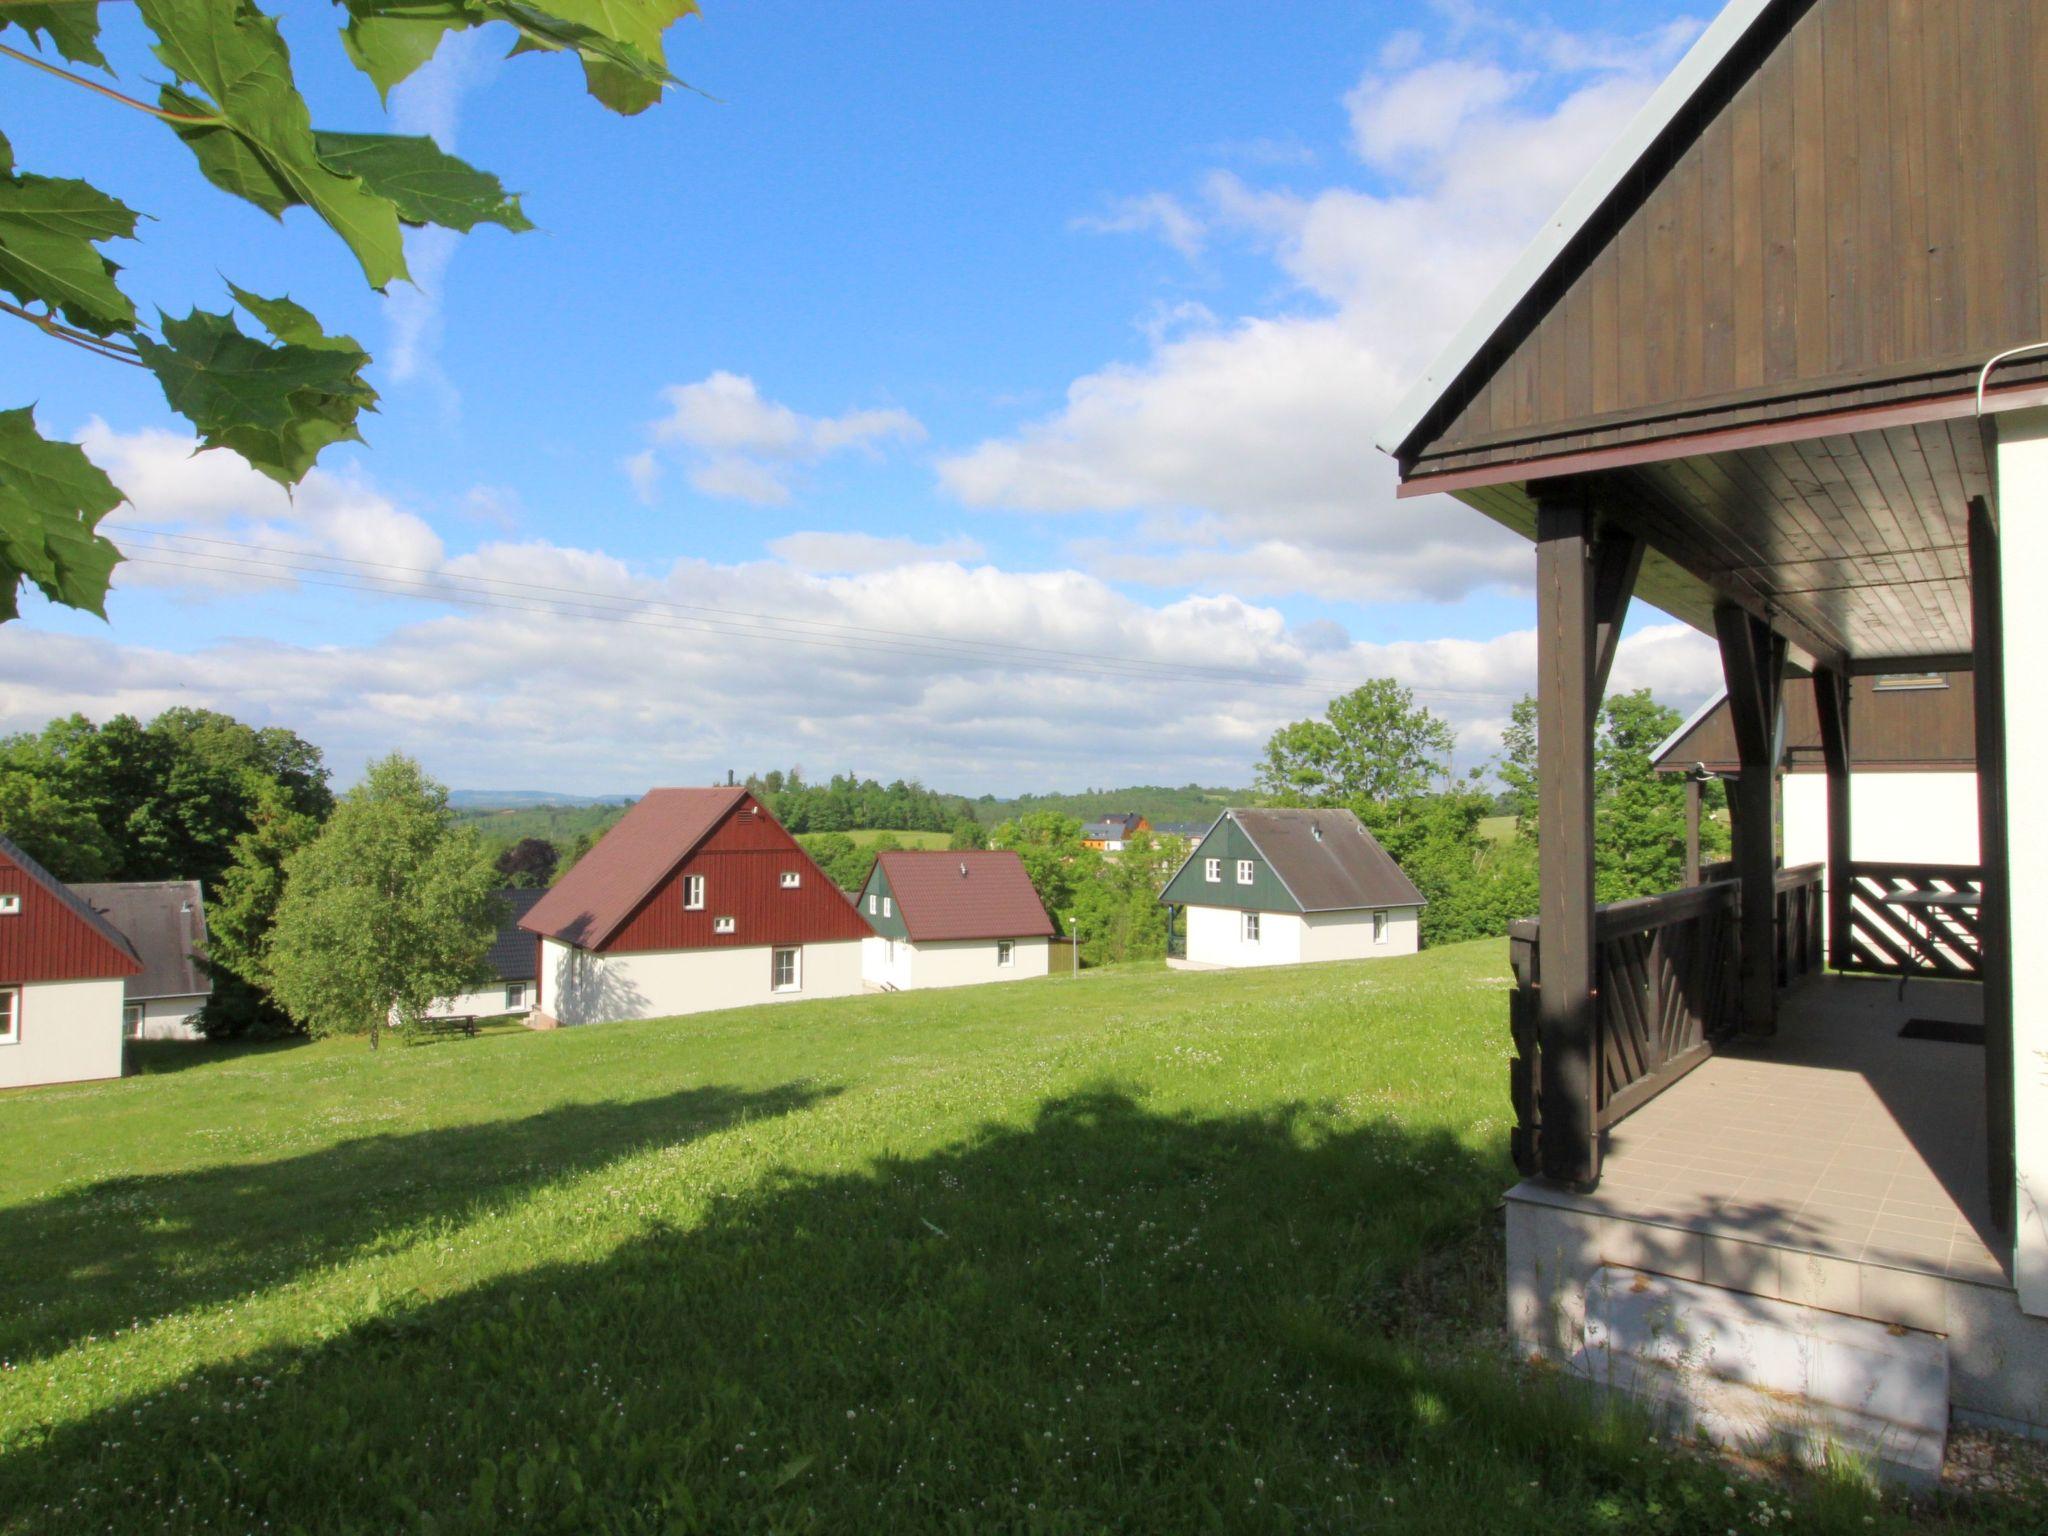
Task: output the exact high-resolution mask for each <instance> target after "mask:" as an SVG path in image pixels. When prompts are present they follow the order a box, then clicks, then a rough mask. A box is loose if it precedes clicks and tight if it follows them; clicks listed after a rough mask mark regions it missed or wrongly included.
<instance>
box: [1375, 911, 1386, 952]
mask: <svg viewBox="0 0 2048 1536" xmlns="http://www.w3.org/2000/svg"><path fill="white" fill-rule="evenodd" d="M1387 928H1388V922H1387V914H1386V913H1385V912H1383V911H1375V912H1374V913H1373V915H1372V941H1373V943H1375V944H1384V943H1386V942H1387Z"/></svg>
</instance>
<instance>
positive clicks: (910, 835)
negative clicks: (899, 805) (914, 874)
mask: <svg viewBox="0 0 2048 1536" xmlns="http://www.w3.org/2000/svg"><path fill="white" fill-rule="evenodd" d="M845 836H847V837H850V838H852V839H853V844H854V846H855V847H856V848H870V847H873V846H874V845H875V844H876V843H878V842H880V841H881V840H882V839H883V838H885V837H893V838H895V839H896V841H897V842H899V843H901V844H902V845H903V846H904V847H905V848H943V847H945V846H946V844H948V843H949V842H951V841H952V840H953V834H952V833H950V832H883V831H878V830H876V829H874V828H872V827H868V828H863V829H862V830H861V831H858V832H848V833H846V834H845Z"/></svg>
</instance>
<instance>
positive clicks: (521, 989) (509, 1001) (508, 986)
mask: <svg viewBox="0 0 2048 1536" xmlns="http://www.w3.org/2000/svg"><path fill="white" fill-rule="evenodd" d="M514 992H517V993H518V994H519V995H518V996H517V997H514V996H513V995H512V994H513V993H514ZM505 1006H506V1007H507V1008H524V1007H525V1006H526V983H525V982H523V981H508V982H506V983H505Z"/></svg>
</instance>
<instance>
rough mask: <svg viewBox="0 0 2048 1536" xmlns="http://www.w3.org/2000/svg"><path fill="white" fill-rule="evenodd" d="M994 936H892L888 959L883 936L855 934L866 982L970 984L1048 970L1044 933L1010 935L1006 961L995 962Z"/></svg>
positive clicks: (900, 986)
mask: <svg viewBox="0 0 2048 1536" xmlns="http://www.w3.org/2000/svg"><path fill="white" fill-rule="evenodd" d="M996 942H997V941H996V940H994V939H952V940H946V941H943V942H926V943H921V944H913V943H910V942H908V941H906V940H903V939H898V940H896V941H895V946H894V949H895V954H894V959H893V961H892V960H891V958H890V941H889V940H887V939H880V938H875V939H862V940H861V974H862V976H863V977H864V978H865V979H866V980H867V982H868V983H869V985H871V986H881V985H883V984H885V983H886V984H887V985H889V986H892V987H894V988H896V989H897V990H898V991H901V992H908V991H910V990H912V989H914V988H926V987H973V986H981V985H983V984H985V983H988V982H992V981H1027V980H1029V979H1030V978H1032V977H1034V976H1046V975H1049V974H1051V971H1052V944H1051V942H1050V941H1049V940H1046V939H1013V940H1011V943H1012V945H1013V946H1014V950H1013V955H1012V963H1011V964H1009V965H998V964H996Z"/></svg>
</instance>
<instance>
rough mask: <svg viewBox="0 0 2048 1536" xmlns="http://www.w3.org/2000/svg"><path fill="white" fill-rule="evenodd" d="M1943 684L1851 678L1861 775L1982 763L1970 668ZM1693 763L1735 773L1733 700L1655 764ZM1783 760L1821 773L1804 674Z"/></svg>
mask: <svg viewBox="0 0 2048 1536" xmlns="http://www.w3.org/2000/svg"><path fill="white" fill-rule="evenodd" d="M1943 675H1944V676H1945V677H1946V678H1947V679H1948V686H1947V687H1945V688H1910V689H1908V688H1898V689H1891V688H1880V687H1878V686H1877V683H1878V679H1876V678H1874V677H1858V678H1852V679H1851V680H1850V684H1849V747H1850V764H1851V766H1852V767H1853V768H1854V769H1855V770H1856V771H1857V772H1858V773H1932V772H1940V773H1971V772H1974V771H1975V770H1976V767H1977V738H1976V720H1977V712H1976V707H1975V700H1974V697H1973V694H1972V691H1971V687H1970V675H1969V674H1968V673H1967V672H1959V673H1945V674H1943ZM1695 763H1705V764H1706V765H1707V766H1708V767H1709V768H1712V769H1714V770H1715V771H1716V772H1723V773H1728V772H1734V771H1735V770H1736V769H1737V768H1739V767H1740V766H1741V765H1740V764H1739V763H1738V762H1737V760H1736V753H1735V728H1734V724H1733V722H1731V721H1730V720H1729V718H1728V702H1727V700H1725V699H1724V700H1722V701H1721V703H1720V705H1719V706H1718V707H1716V708H1715V709H1713V710H1712V711H1710V712H1709V713H1708V714H1707V715H1706V717H1705V718H1704V719H1702V720H1701V721H1700V722H1699V724H1697V725H1695V726H1694V727H1693V728H1692V729H1691V730H1690V731H1688V732H1686V734H1685V735H1684V736H1682V737H1680V738H1679V739H1678V740H1677V741H1675V742H1673V743H1672V745H1671V749H1670V750H1669V751H1668V752H1664V753H1660V754H1659V755H1658V758H1657V767H1658V769H1659V771H1661V772H1664V773H1683V772H1685V771H1687V770H1688V769H1690V768H1691V767H1692V766H1693V764H1695ZM1785 766H1786V767H1787V768H1788V769H1790V770H1791V771H1792V772H1794V773H1821V772H1824V771H1825V769H1826V764H1825V763H1824V762H1823V761H1822V759H1821V743H1820V717H1819V714H1818V712H1817V711H1816V709H1815V707H1814V701H1813V686H1812V684H1810V683H1808V682H1806V681H1805V680H1804V679H1794V680H1792V681H1790V682H1787V683H1786V685H1785Z"/></svg>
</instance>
